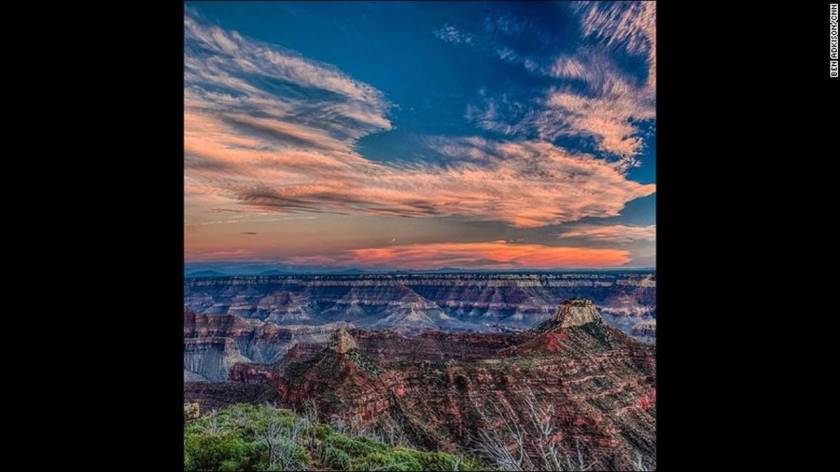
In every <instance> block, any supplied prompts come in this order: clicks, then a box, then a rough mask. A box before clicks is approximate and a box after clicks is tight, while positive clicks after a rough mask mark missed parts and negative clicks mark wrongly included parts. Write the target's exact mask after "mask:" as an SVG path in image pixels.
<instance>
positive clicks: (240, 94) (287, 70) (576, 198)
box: [184, 15, 656, 227]
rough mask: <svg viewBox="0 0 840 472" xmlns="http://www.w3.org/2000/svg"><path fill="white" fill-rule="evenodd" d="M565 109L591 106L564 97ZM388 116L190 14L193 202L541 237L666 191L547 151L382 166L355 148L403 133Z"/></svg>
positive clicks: (328, 80)
mask: <svg viewBox="0 0 840 472" xmlns="http://www.w3.org/2000/svg"><path fill="white" fill-rule="evenodd" d="M557 101H558V103H560V104H565V105H567V106H570V107H572V108H575V107H577V108H582V109H591V105H580V104H578V105H576V104H575V103H574V102H572V101H571V100H570V99H568V98H563V97H562V96H559V98H557ZM587 106H588V107H589V108H587ZM388 108H389V105H388V103H387V102H386V100H385V98H384V96H383V94H382V93H381V92H379V91H378V90H376V89H374V88H373V87H371V86H369V85H367V84H364V83H361V82H358V81H356V80H354V79H352V78H350V77H349V76H347V75H345V74H344V73H342V72H341V71H339V70H337V69H335V68H334V67H332V66H330V65H327V64H323V63H317V62H314V61H310V60H308V59H305V58H302V57H300V56H298V55H296V54H294V53H292V52H290V51H286V50H284V49H281V48H278V47H276V46H270V45H267V44H264V43H260V42H256V41H253V40H250V39H247V38H244V37H242V36H240V35H239V34H237V33H235V32H227V31H225V30H222V29H220V28H217V27H215V26H207V25H204V24H202V23H201V22H200V21H199V20H198V19H196V18H194V17H192V16H190V15H188V16H187V17H186V19H185V116H184V125H185V131H184V151H185V165H186V176H185V191H186V194H187V201H188V204H189V203H192V204H195V205H205V206H207V207H208V208H219V207H225V206H226V205H227V206H233V207H235V208H236V209H248V210H250V211H252V212H279V213H299V212H308V213H318V212H329V213H337V214H369V215H390V216H403V217H429V216H439V217H442V216H459V217H464V218H466V219H470V220H485V221H488V220H489V221H503V222H506V223H508V224H510V225H513V226H518V227H538V226H545V225H550V224H559V223H566V222H571V221H576V220H579V219H581V218H585V217H595V218H597V217H611V216H617V215H619V213H620V212H621V210H622V209H623V208H624V206H625V204H626V203H627V202H629V201H631V200H634V199H636V198H639V197H644V196H648V195H650V194H652V193H654V192H655V190H656V187H655V185H653V184H646V185H643V184H639V183H637V182H634V181H631V180H628V179H627V178H626V177H625V176H624V175H623V172H622V171H623V168H622V166H621V164H620V163H613V162H608V161H606V160H603V159H598V158H596V157H594V156H591V155H588V154H580V153H572V152H569V151H567V150H564V149H562V148H560V147H557V146H554V145H552V144H550V143H548V142H544V141H517V142H512V141H488V140H483V139H478V138H436V139H432V140H429V145H430V146H431V147H432V148H434V149H436V150H437V151H438V152H440V153H441V154H443V155H444V156H447V157H448V158H449V160H450V162H451V165H448V166H445V167H441V166H435V165H431V164H424V163H413V164H403V165H396V164H385V163H381V162H375V161H370V160H368V159H366V158H365V157H364V156H362V155H360V154H359V153H357V152H356V151H355V145H356V142H357V140H358V139H359V138H361V137H363V136H366V135H369V134H372V133H377V132H382V131H387V130H389V129H391V128H392V125H391V123H390V121H389V120H388V118H387V116H386V113H387V110H388ZM596 124H597V123H593V126H595V125H596ZM597 125H598V126H601V127H602V128H606V127H608V126H610V123H609V122H607V123H606V124H604V123H600V124H597Z"/></svg>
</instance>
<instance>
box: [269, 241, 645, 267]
mask: <svg viewBox="0 0 840 472" xmlns="http://www.w3.org/2000/svg"><path fill="white" fill-rule="evenodd" d="M629 261H630V255H629V253H628V252H627V251H625V250H621V249H593V248H583V247H552V246H544V245H540V244H513V243H508V242H506V241H493V242H478V243H431V244H408V245H400V246H389V247H383V248H364V249H354V250H350V251H345V252H343V253H341V254H338V255H336V256H331V257H330V256H323V255H319V256H311V257H310V256H301V257H294V258H290V259H287V260H286V261H285V262H288V263H292V264H323V265H338V266H353V267H365V268H397V269H404V268H413V269H437V268H441V267H460V268H472V269H479V268H487V269H516V268H534V269H555V268H564V267H581V268H584V267H586V268H589V267H591V268H599V267H618V266H622V265H625V264H627V263H628V262H629Z"/></svg>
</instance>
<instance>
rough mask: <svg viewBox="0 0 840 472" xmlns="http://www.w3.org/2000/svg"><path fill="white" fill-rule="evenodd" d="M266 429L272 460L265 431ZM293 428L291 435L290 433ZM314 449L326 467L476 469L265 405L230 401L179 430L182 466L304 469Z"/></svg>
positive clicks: (472, 464) (455, 459)
mask: <svg viewBox="0 0 840 472" xmlns="http://www.w3.org/2000/svg"><path fill="white" fill-rule="evenodd" d="M269 431H271V437H272V438H273V439H272V444H273V446H272V448H273V451H274V461H273V463H272V461H271V460H270V459H271V458H270V457H269V450H268V445H267V444H266V439H265V436H266V432H269ZM293 431H295V432H296V434H292V432H293ZM316 451H317V456H318V459H319V460H318V462H319V463H320V466H322V467H323V468H326V469H330V470H371V469H378V470H393V471H415V470H429V471H455V470H481V469H482V467H481V464H479V463H478V462H476V461H474V460H466V461H465V460H461V459H459V458H458V457H456V456H454V455H452V454H448V453H444V452H422V451H417V450H414V449H408V448H403V447H389V446H387V445H385V444H383V443H381V442H378V441H374V440H372V439H368V438H365V437H355V436H349V435H346V434H342V433H338V432H335V431H334V430H333V428H331V427H329V426H327V425H323V424H315V425H313V424H311V423H309V422H307V421H306V420H303V419H301V418H298V417H297V416H295V415H294V413H292V412H290V411H288V410H282V409H277V408H274V407H271V406H268V405H245V404H239V405H233V406H230V407H228V408H225V409H223V410H221V411H218V412H213V413H211V414H210V415H208V416H205V417H203V418H198V419H196V420H194V421H192V422H190V424H188V425H187V426H186V428H185V430H184V466H185V469H186V470H219V471H234V470H243V471H252V470H253V471H257V470H260V471H262V470H265V471H268V470H274V471H279V470H306V469H307V468H309V467H310V464H311V460H310V454H314V453H315V452H316Z"/></svg>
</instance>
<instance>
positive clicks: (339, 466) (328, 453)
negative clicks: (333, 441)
mask: <svg viewBox="0 0 840 472" xmlns="http://www.w3.org/2000/svg"><path fill="white" fill-rule="evenodd" d="M320 459H321V463H322V464H324V465H325V466H326V467H328V468H329V469H331V470H349V469H350V455H349V454H347V453H346V452H344V451H342V450H341V449H337V448H334V447H332V446H330V445H328V444H327V445H322V447H321V454H320Z"/></svg>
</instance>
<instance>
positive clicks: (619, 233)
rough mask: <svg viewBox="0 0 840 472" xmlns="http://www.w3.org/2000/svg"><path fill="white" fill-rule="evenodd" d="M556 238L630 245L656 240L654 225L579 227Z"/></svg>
mask: <svg viewBox="0 0 840 472" xmlns="http://www.w3.org/2000/svg"><path fill="white" fill-rule="evenodd" d="M558 236H561V237H563V238H586V239H589V240H592V241H604V242H610V243H616V244H621V243H631V242H633V241H638V240H648V241H654V240H656V225H649V226H626V225H604V226H597V225H580V226H577V227H575V228H572V229H569V230H567V231H563V232H561V233H560V234H559V235H558Z"/></svg>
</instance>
